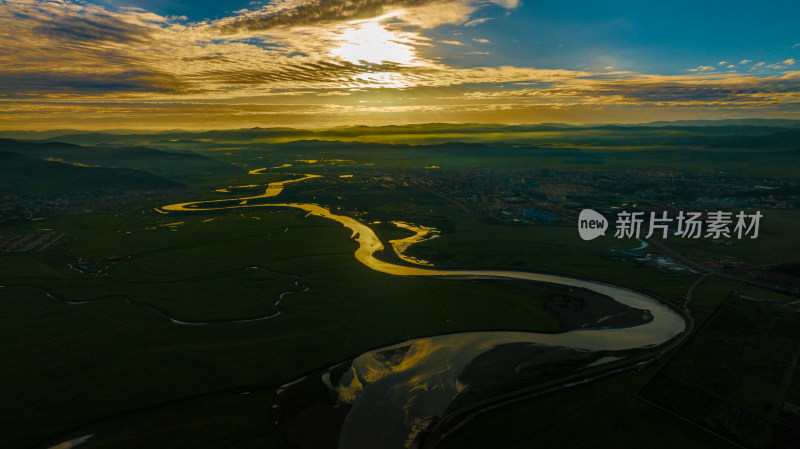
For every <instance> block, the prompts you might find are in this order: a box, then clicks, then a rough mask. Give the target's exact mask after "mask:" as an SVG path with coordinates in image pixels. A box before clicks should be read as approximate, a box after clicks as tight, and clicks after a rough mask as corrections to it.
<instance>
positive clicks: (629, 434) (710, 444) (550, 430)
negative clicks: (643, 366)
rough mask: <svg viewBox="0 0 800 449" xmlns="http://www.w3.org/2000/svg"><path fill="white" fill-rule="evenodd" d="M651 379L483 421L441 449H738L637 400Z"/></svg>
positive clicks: (609, 384) (527, 404)
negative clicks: (499, 448)
mask: <svg viewBox="0 0 800 449" xmlns="http://www.w3.org/2000/svg"><path fill="white" fill-rule="evenodd" d="M651 374H652V369H648V370H645V371H643V372H640V373H630V372H628V373H624V374H620V375H618V376H615V377H612V378H607V379H603V380H600V381H598V382H594V383H591V384H587V385H581V386H577V387H573V388H570V389H567V390H565V391H563V392H560V393H557V394H552V395H547V396H543V397H540V398H537V399H533V400H528V401H524V402H520V403H516V404H511V405H508V406H506V407H502V408H500V409H497V410H493V411H490V412H487V413H485V414H482V415H479V416H478V417H477V418H476V419H475V420H474V421H473V422H471V423H469V425H467V426H465V427H464V428H463V429H462V430H460V431H458V432H456V433H455V434H453V435H452V436H451V437H450V438H449V439H447V440H445V441H444V443H443V444H442V445H441V446H438V447H441V448H443V449H456V448H458V449H471V448H476V449H477V448H487V447H508V448H511V447H515V448H516V447H546V448H553V449H584V448H585V449H589V448H619V449H635V448H636V449H638V448H641V447H647V448H655V449H661V448H663V449H673V448H675V447H681V448H698V449H700V448H702V449H723V448H731V447H734V446H732V445H729V444H727V443H725V442H723V441H721V440H719V439H717V438H716V437H714V436H712V435H710V434H708V433H706V432H704V431H702V430H700V429H698V428H696V427H693V426H691V425H688V424H687V423H686V422H684V421H681V420H680V419H679V418H676V417H674V416H672V415H670V414H668V413H666V412H664V411H662V410H659V409H657V408H655V407H653V406H651V405H649V404H646V403H645V402H643V401H641V400H639V399H638V398H637V397H636V391H637V390H638V389H639V387H640V386H641V385H642V383H644V381H645V380H646V379H647V378H648V377H649V376H650V375H651Z"/></svg>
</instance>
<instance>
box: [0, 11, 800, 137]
mask: <svg viewBox="0 0 800 449" xmlns="http://www.w3.org/2000/svg"><path fill="white" fill-rule="evenodd" d="M489 7H491V8H489ZM518 7H519V2H518V1H517V0H275V1H271V2H269V3H267V4H264V5H260V4H254V6H252V9H247V10H241V11H237V12H235V13H231V14H230V15H229V16H228V17H223V18H220V19H215V20H202V21H195V22H191V21H188V20H187V19H186V18H185V17H166V16H161V15H157V14H154V13H151V12H148V11H144V10H142V9H137V8H118V9H113V8H110V7H104V6H100V5H96V4H91V3H86V2H78V1H72V0H47V1H44V0H13V1H11V0H9V1H0V116H2V117H3V118H4V120H7V122H8V121H12V122H13V121H15V120H16V121H19V120H29V119H30V120H32V118H31V117H34V116H38V117H45V116H47V119H43V118H42V119H41V120H50V118H52V117H61V116H63V117H67V116H73V117H77V116H81V114H87V116H91V117H95V118H97V117H100V116H103V117H104V118H103V119H106V118H108V119H109V120H110V117H117V119H120V117H123V113H122V111H125V113H127V114H129V115H128V117H129V118H130V119H131V120H133V119H134V118H136V119H139V118H141V120H145V117H147V114H146V112H145V111H148V110H149V111H154V114H155V115H154V117H157V116H158V114H164V116H167V115H168V114H178V115H180V114H183V113H184V112H185V113H186V114H187V117H188V116H189V113H188V112H187V111H192V110H195V111H198V113H202V114H209V116H210V115H213V116H214V117H217V118H219V117H221V115H220V114H234V115H238V116H240V117H241V116H252V117H264V116H270V117H272V116H275V115H279V114H281V113H284V114H290V115H292V116H295V117H296V116H314V115H315V114H320V115H318V116H319V117H323V116H325V114H330V116H331V117H334V118H335V117H337V114H338V113H340V112H342V111H347V112H348V113H350V114H354V115H352V116H353V117H355V116H357V115H358V114H372V113H378V112H380V113H386V114H389V113H398V114H400V116H403V117H405V115H402V114H412V113H421V111H428V112H430V113H431V114H434V113H445V112H448V113H455V112H464V111H471V112H472V113H474V114H478V113H479V112H480V111H483V112H484V113H486V114H487V115H486V116H487V117H490V116H492V115H491V114H495V113H498V111H506V112H508V111H518V110H520V108H523V109H524V108H531V107H534V106H535V107H537V108H539V107H553V108H562V107H565V106H581V107H585V108H592V107H599V105H600V106H604V107H605V106H608V107H611V106H624V107H628V106H631V107H632V106H636V105H639V106H647V107H650V106H662V105H673V106H676V105H680V106H684V107H687V108H701V107H715V108H721V107H741V105H748V106H752V107H759V108H763V107H769V106H770V105H772V106H774V107H778V106H780V107H782V108H785V107H788V106H791V105H795V107H796V105H798V104H799V103H800V98H798V76H797V73H798V72H784V70H788V69H789V67H791V66H793V65H794V63H795V60H794V59H786V60H784V61H782V62H779V63H770V64H767V63H764V62H760V63H757V64H751V63H752V61H751V60H742V61H741V62H740V63H739V64H742V65H743V64H749V65H748V67H747V68H748V70H750V72H748V73H752V74H753V75H757V76H751V77H743V76H738V75H735V74H734V73H732V72H733V70H728V69H734V68H735V66H734V64H730V63H728V62H725V61H720V62H718V63H711V64H710V65H703V66H698V67H696V68H692V69H687V71H684V72H682V73H684V75H681V76H677V75H676V76H659V75H648V74H640V73H633V72H623V71H616V72H614V71H611V70H612V69H613V67H612V66H610V65H607V64H608V63H609V62H612V61H613V63H614V65H617V66H620V67H622V66H624V65H623V64H617V62H616V61H614V60H613V59H607V60H603V61H602V63H600V64H597V65H595V66H596V67H605V68H604V69H597V70H589V69H583V70H576V69H571V70H567V69H554V68H537V67H519V66H513V65H508V64H503V63H502V62H498V61H502V59H501V58H500V56H498V55H502V51H503V50H504V49H503V48H502V47H503V42H502V41H501V40H497V39H495V37H494V35H490V37H492V40H495V44H494V45H484V44H492V42H490V40H489V39H486V38H483V37H479V36H481V34H483V35H486V34H484V33H481V34H478V35H476V34H475V33H476V31H478V30H481V31H482V30H483V28H489V27H483V28H479V29H475V28H473V27H475V26H477V25H480V24H482V23H485V22H487V21H489V20H493V19H494V20H497V21H500V20H503V19H502V18H501V17H500V16H499V15H498V17H495V18H491V17H486V16H487V15H491V14H490V13H491V12H492V11H494V12H495V13H497V11H498V9H499V10H500V11H503V13H506V14H515V13H516V11H517V8H518ZM476 15H477V16H478V17H477V18H476V17H475V16H476ZM442 25H448V26H447V27H442ZM439 27H442V28H439ZM454 28H455V30H456V31H453V29H454ZM437 29H438V30H437ZM440 30H446V31H447V34H441V33H439V31H440ZM445 36H446V37H452V36H458V39H459V40H452V39H447V38H445ZM465 42H466V43H468V45H467V44H465ZM469 47H472V48H469ZM434 50H435V51H434ZM465 50H491V52H489V51H465ZM494 52H498V53H494ZM443 53H444V54H445V56H442V54H443ZM448 56H452V58H450V59H448ZM787 56H788V55H787ZM784 57H785V56H784ZM457 58H462V59H457ZM461 60H463V61H472V64H469V63H467V62H464V63H463V65H458V64H460V62H453V61H461ZM516 60H517V61H518V59H516ZM474 61H487V62H482V63H481V65H488V66H486V67H483V66H476V64H474ZM520 65H525V64H524V63H522V64H520ZM587 65H589V64H587ZM687 65H688V64H687ZM579 67H583V66H579ZM742 69H744V68H742ZM720 71H725V72H726V73H725V74H719V72H720ZM687 72H688V73H687ZM714 73H718V74H716V75H713V74H714ZM520 85H524V86H526V87H525V88H523V89H520V88H519V86H520ZM362 94H363V95H370V97H368V98H367V99H362V100H360V101H386V102H388V103H381V106H373V107H370V108H366V107H365V106H363V104H350V103H349V102H350V101H351V99H352V98H356V97H357V96H359V95H362ZM390 97H391V101H389V100H388V99H387V98H390ZM287 98H290V99H292V100H291V102H287V101H288V100H286V99H287ZM359 98H361V97H359ZM400 98H402V100H401V99H400ZM170 102H171V104H174V105H180V106H174V107H166V106H162V105H163V104H167V103H170ZM111 103H114V104H117V103H119V104H124V106H119V107H111V108H106V107H105V106H101V105H103V104H111ZM211 103H213V104H214V107H215V108H216V109H214V108H212V107H211V106H208V104H211ZM250 103H252V104H250ZM223 104H227V105H228V106H225V107H222V106H221V105H223ZM245 104H248V106H245ZM256 104H257V105H256ZM230 105H235V106H230ZM787 105H788V106H787ZM70 108H71V109H70ZM212 109H213V112H211V111H212ZM68 110H71V111H72V112H71V113H69V114H68V113H67V112H65V111H68ZM526 110H527V109H526ZM11 111H14V113H11ZM178 111H180V113H179V112H178ZM281 111H282V112H281ZM454 111H455V112H454ZM48 114H49V115H48ZM26 117H27V118H26ZM470 117H472V116H470ZM503 117H506V116H503ZM523 117H524V115H523ZM470 119H472V118H470ZM98 120H99V119H98ZM225 120H233V119H225ZM490 121H491V119H490ZM20 123H21V122H20ZM226 123H227V122H226Z"/></svg>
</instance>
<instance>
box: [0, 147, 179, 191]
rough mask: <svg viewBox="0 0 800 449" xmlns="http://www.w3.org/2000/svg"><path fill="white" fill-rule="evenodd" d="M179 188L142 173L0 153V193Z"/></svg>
mask: <svg viewBox="0 0 800 449" xmlns="http://www.w3.org/2000/svg"><path fill="white" fill-rule="evenodd" d="M182 186H183V184H180V183H177V182H174V181H170V180H168V179H165V178H163V177H161V176H158V175H154V174H152V173H147V172H145V171H141V170H133V169H129V168H106V167H84V166H78V165H72V164H68V163H64V162H58V161H43V160H38V159H31V158H28V157H25V156H22V155H20V154H16V153H10V152H6V151H0V193H17V194H38V195H53V194H62V193H72V192H83V191H93V190H105V189H113V190H150V189H168V188H175V187H182Z"/></svg>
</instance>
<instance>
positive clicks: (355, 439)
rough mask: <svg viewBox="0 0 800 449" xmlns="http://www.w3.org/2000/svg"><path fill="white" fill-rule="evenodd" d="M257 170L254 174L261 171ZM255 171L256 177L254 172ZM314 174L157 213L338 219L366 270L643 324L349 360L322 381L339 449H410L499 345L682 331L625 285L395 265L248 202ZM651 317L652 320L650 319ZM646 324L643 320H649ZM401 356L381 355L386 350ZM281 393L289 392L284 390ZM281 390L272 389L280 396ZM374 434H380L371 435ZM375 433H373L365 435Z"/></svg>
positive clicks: (357, 234) (364, 247)
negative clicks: (533, 286) (484, 288)
mask: <svg viewBox="0 0 800 449" xmlns="http://www.w3.org/2000/svg"><path fill="white" fill-rule="evenodd" d="M259 173H260V172H259ZM254 174H256V173H254ZM314 177H317V175H305V177H303V178H299V179H294V180H289V181H282V182H279V183H271V184H269V186H268V187H267V190H266V192H265V194H264V195H259V196H252V197H244V198H232V199H227V200H212V201H199V202H193V203H181V204H173V205H168V206H164V207H162V208H161V210H162V211H164V212H167V213H173V212H184V213H185V212H200V211H210V210H221V209H236V208H242V207H284V208H294V209H300V210H303V211H306V212H307V213H308V214H307V215H312V216H317V217H322V218H327V219H330V220H333V221H336V222H338V223H340V224H341V225H343V226H344V227H346V228H348V229H350V230H351V231H352V235H351V238H352V239H354V240H355V241H356V242H357V244H358V248H357V249H356V251H355V257H356V259H358V261H360V262H361V263H363V264H364V265H366V266H367V267H369V268H371V269H373V270H375V271H379V272H382V273H387V274H391V275H397V276H428V277H438V278H449V279H518V280H525V281H534V282H547V283H553V284H560V285H565V286H569V287H575V288H584V289H588V290H591V291H594V292H597V293H600V294H603V295H606V296H608V297H610V298H612V299H613V300H615V301H617V302H619V303H622V304H625V305H627V306H630V307H632V308H635V309H640V310H641V311H642V314H643V315H644V316H643V318H647V320H645V321H646V322H645V324H641V325H638V326H633V327H627V328H603V329H581V330H574V331H568V332H563V333H558V334H543V333H534V332H467V333H458V334H449V335H440V336H435V337H427V338H418V339H413V340H409V341H406V342H403V343H400V344H397V345H393V346H389V347H386V348H380V349H377V350H373V351H368V352H366V353H364V354H361V355H359V356H357V357H356V358H355V359H353V361H352V364H351V368H350V369H349V370H348V371H347V372H346V373H345V374H344V376H343V377H342V379H341V380H340V381H339V382H338V383H337V384H336V385H334V384H332V383H331V382H330V381H329V379H324V378H323V379H322V380H323V381H324V382H326V385H328V388H330V389H331V390H333V391H335V392H336V393H337V395H338V400H339V401H340V402H343V403H348V404H351V408H350V410H349V412H348V413H347V415H346V418H345V420H344V424H343V425H342V427H341V430H340V434H339V443H338V447H339V448H340V449H374V448H382V449H392V448H407V447H415V444H416V443H415V437H416V435H417V434H418V433H419V432H420V431H421V430H422V429H424V428H425V427H426V426H427V425H428V424H429V423H430V420H431V418H432V417H435V416H441V415H442V414H443V413H444V411H445V410H446V409H447V407H448V405H449V404H450V403H451V402H452V400H453V398H454V397H455V396H456V395H457V394H458V392H459V391H461V390H462V389H463V388H464V387H465V386H464V385H462V384H461V383H460V382H459V375H460V374H461V373H462V371H463V370H464V368H465V366H466V365H467V364H468V363H469V362H470V361H472V360H475V359H476V357H478V356H480V355H481V354H484V353H486V352H487V351H490V350H492V349H494V348H497V347H498V346H500V345H507V344H514V343H517V344H519V343H522V344H537V345H547V346H553V347H565V348H573V349H578V350H586V351H600V350H625V349H633V348H641V347H650V346H655V345H659V344H662V343H665V342H667V341H669V340H670V339H672V338H673V337H675V336H677V335H678V334H680V333H681V332H682V331H683V330H684V328H685V322H684V320H683V318H682V317H681V316H679V315H678V314H677V313H675V312H674V311H672V310H671V309H670V308H669V307H667V306H665V305H663V304H661V303H660V302H659V301H658V300H656V299H654V298H651V297H649V296H647V295H645V294H643V293H640V292H637V291H633V290H630V289H627V288H624V287H620V286H616V285H612V284H608V283H604V282H598V281H591V280H586V279H577V278H572V277H568V276H560V275H553V274H544V273H534V272H526V271H513V270H490V269H485V270H483V269H481V270H476V269H436V268H434V267H424V266H413V265H400V264H397V263H392V262H387V261H385V260H380V259H378V258H377V257H375V254H376V253H377V252H378V251H381V250H383V249H384V246H383V244H382V242H381V241H380V239H379V238H378V237H377V235H376V234H375V232H374V231H373V230H372V229H371V228H370V227H369V226H367V225H365V224H363V223H361V222H360V221H358V220H356V219H354V218H352V217H348V216H344V215H337V214H334V213H332V212H331V211H330V210H329V209H327V208H325V207H323V206H320V205H317V204H309V203H269V204H251V203H249V201H251V200H254V199H264V198H270V197H274V196H277V195H278V194H279V193H280V192H281V190H282V189H283V186H284V185H285V184H287V183H291V182H299V181H304V180H307V179H311V178H314ZM650 318H652V319H650ZM648 320H649V321H648ZM395 349H397V350H400V351H396V353H397V354H400V356H399V358H397V357H391V358H387V357H386V356H385V354H386V353H387V352H390V351H392V350H395ZM285 388H290V386H289V385H286V386H285ZM281 392H282V390H278V394H280V393H281ZM375 429H379V430H378V431H374V430H375ZM370 430H373V431H370Z"/></svg>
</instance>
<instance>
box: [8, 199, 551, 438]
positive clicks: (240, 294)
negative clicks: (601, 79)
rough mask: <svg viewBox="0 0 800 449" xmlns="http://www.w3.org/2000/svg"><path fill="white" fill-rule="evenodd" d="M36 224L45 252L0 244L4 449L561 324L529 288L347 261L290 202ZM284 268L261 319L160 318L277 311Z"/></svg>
mask: <svg viewBox="0 0 800 449" xmlns="http://www.w3.org/2000/svg"><path fill="white" fill-rule="evenodd" d="M209 219H213V220H211V221H205V220H209ZM180 221H183V222H184V223H183V224H181V225H176V226H161V225H166V224H170V223H176V222H180ZM38 226H41V224H38ZM47 226H48V227H49V228H52V229H56V230H58V231H59V232H64V233H65V237H64V238H63V242H59V243H58V244H56V245H53V246H52V247H50V248H48V249H47V250H45V251H44V252H42V253H29V254H13V253H8V254H5V253H4V254H0V285H4V286H5V287H3V288H2V289H0V310H2V312H1V313H0V317H2V318H0V320H1V322H0V341H2V342H3V345H4V346H5V347H4V353H5V354H6V364H5V366H6V368H5V379H6V381H5V382H3V383H2V389H3V397H4V398H6V399H5V400H4V401H3V403H2V405H0V407H2V412H0V414H2V416H4V417H7V418H6V419H4V420H3V422H2V424H1V425H2V426H3V429H2V431H0V435H3V440H4V441H3V445H4V446H8V447H20V446H23V447H24V446H27V445H30V444H33V443H35V442H36V441H37V440H40V439H42V438H44V437H46V436H48V435H54V434H57V433H59V432H63V431H66V430H68V429H71V428H75V427H78V426H82V425H86V424H89V423H92V422H94V421H98V420H101V419H103V418H104V417H106V416H109V415H114V414H116V413H121V412H125V411H129V410H135V409H139V408H141V407H148V406H153V405H156V404H161V403H164V402H168V401H173V400H178V399H181V398H186V397H192V396H197V395H202V394H208V393H212V392H215V391H224V390H227V389H231V388H239V387H243V386H258V385H261V386H265V385H266V386H274V385H278V384H280V383H282V382H284V381H286V380H288V379H291V378H293V377H296V376H299V375H301V374H302V373H304V372H307V371H310V370H312V369H315V368H318V367H320V366H324V365H325V364H330V363H335V362H338V361H341V360H345V359H347V358H349V357H352V356H353V355H356V354H359V353H360V352H363V351H364V350H366V349H369V348H373V347H379V346H383V345H386V344H389V343H392V342H397V341H401V340H405V339H408V338H412V337H419V336H426V335H434V334H439V333H446V332H456V331H464V330H478V329H516V330H540V331H554V330H558V327H557V326H558V324H557V323H556V322H555V321H554V320H553V319H552V318H551V317H550V316H549V315H548V314H546V313H545V312H544V310H543V309H542V304H541V300H540V299H539V298H536V297H533V296H532V295H531V294H530V293H528V292H526V291H524V290H522V289H519V288H516V287H514V286H503V285H501V286H497V285H487V284H482V283H472V282H460V281H441V280H434V279H418V278H398V277H394V276H389V275H385V274H381V273H376V272H373V271H371V270H369V269H367V268H366V267H364V266H362V265H360V264H359V263H358V262H357V261H355V259H354V258H353V251H354V250H355V244H354V243H353V242H352V241H350V240H349V239H348V237H349V232H348V231H346V230H344V229H343V228H341V227H339V226H338V225H336V224H332V223H331V222H326V221H315V220H308V219H305V218H304V217H303V214H302V213H298V212H295V211H284V210H273V209H268V208H265V209H246V210H243V211H242V212H241V213H237V212H232V213H229V214H207V215H206V214H202V215H198V216H195V215H191V214H183V215H162V214H158V213H156V212H155V211H153V210H151V209H139V208H137V209H129V210H120V211H116V212H108V213H95V214H83V215H74V216H69V217H61V218H58V219H53V220H50V221H48V222H47ZM35 228H36V226H33V225H28V226H27V227H24V228H21V229H19V230H20V231H28V230H34V229H35ZM109 256H119V257H120V260H119V261H117V262H99V263H98V264H97V266H99V267H100V268H101V269H102V272H103V273H107V275H105V276H104V275H102V274H101V275H99V276H98V275H97V274H92V273H81V272H79V271H77V270H75V269H72V268H70V267H69V266H68V265H69V264H71V263H72V264H74V263H76V262H77V260H78V259H79V258H82V259H84V260H86V259H98V258H106V257H109ZM252 266H258V267H260V268H258V269H252V268H249V267H252ZM295 279H299V282H300V283H301V284H302V285H307V286H309V290H308V291H307V292H302V293H293V294H290V295H287V296H286V297H285V298H284V301H283V302H282V305H281V308H282V309H283V313H282V314H281V315H280V316H278V317H277V318H274V319H268V320H263V321H255V322H247V323H217V324H210V325H205V326H202V325H198V326H192V325H183V326H181V325H176V324H174V323H172V322H170V321H169V320H168V319H167V318H166V317H165V316H164V313H166V314H169V315H174V316H176V317H178V318H179V319H181V320H198V321H203V320H208V321H216V320H226V319H245V318H249V317H253V316H263V315H265V314H270V313H273V312H274V311H276V309H275V308H274V306H273V303H274V301H275V300H276V299H277V295H278V294H279V293H280V292H282V291H288V290H293V289H296V288H297V287H296V286H294V285H293V283H294V280H295ZM46 292H50V293H52V294H53V295H55V297H50V296H48V295H47V294H46ZM123 296H125V297H127V298H129V299H130V300H131V301H132V302H133V303H134V304H129V303H128V302H126V301H125V300H124V299H123V298H122V297H123ZM59 298H60V299H59ZM62 300H66V301H73V302H79V301H85V300H89V302H88V303H85V304H65V303H63V302H62ZM65 410H68V411H69V412H68V413H65ZM232 413H237V412H235V411H234V412H232ZM176 425H179V426H180V425H184V424H176ZM42 429H47V430H46V431H42Z"/></svg>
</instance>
